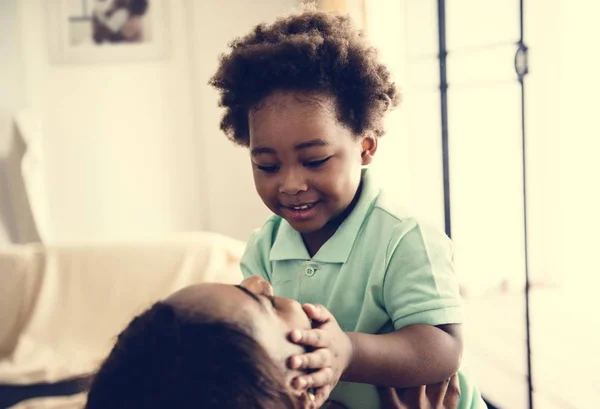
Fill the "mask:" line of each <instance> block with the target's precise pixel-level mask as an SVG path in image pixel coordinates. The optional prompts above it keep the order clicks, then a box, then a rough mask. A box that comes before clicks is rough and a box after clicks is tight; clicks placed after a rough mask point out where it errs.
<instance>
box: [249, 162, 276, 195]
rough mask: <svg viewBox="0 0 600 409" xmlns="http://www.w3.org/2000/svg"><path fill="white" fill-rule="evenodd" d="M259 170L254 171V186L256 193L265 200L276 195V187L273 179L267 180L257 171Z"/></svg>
mask: <svg viewBox="0 0 600 409" xmlns="http://www.w3.org/2000/svg"><path fill="white" fill-rule="evenodd" d="M259 172H260V171H256V170H255V171H254V187H255V188H256V193H258V195H259V196H260V197H261V198H262V199H263V201H265V200H272V199H273V198H274V197H277V188H276V186H275V183H274V182H273V180H269V178H266V177H265V176H264V175H262V174H260V173H259Z"/></svg>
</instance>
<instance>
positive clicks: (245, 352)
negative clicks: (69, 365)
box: [86, 302, 296, 409]
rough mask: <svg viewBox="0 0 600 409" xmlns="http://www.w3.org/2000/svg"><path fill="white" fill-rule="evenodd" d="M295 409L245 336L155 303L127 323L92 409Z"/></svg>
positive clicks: (269, 363)
mask: <svg viewBox="0 0 600 409" xmlns="http://www.w3.org/2000/svg"><path fill="white" fill-rule="evenodd" d="M137 408H140V409H141V408H144V409H152V408H165V409H166V408H169V409H170V408H181V409H186V408H190V409H191V408H194V409H197V408H206V409H213V408H214V409H217V408H219V409H222V408H232V409H236V408H240V409H241V408H248V409H284V408H285V409H293V408H296V401H295V400H294V399H292V397H291V396H290V394H289V393H288V392H287V388H286V386H285V383H284V373H283V370H282V369H280V368H279V367H278V366H277V365H276V364H275V362H274V361H273V359H272V358H271V357H270V356H269V355H268V354H267V352H266V351H265V350H264V349H263V348H262V347H261V346H260V345H259V344H258V343H257V342H256V341H255V340H254V339H253V338H252V337H251V336H250V335H249V334H248V331H245V330H244V329H243V328H241V327H238V326H236V325H234V324H231V323H226V322H203V320H198V318H197V317H193V318H192V316H191V315H189V314H182V313H181V312H180V311H178V310H177V309H175V308H174V307H172V306H170V305H168V304H165V303H161V302H159V303H156V304H155V305H154V306H152V307H151V308H150V309H149V310H147V311H146V312H144V313H142V314H141V315H139V316H138V317H136V318H134V319H133V321H132V322H131V323H130V324H129V325H128V326H127V328H126V329H125V330H124V331H123V332H122V333H121V334H120V335H119V336H118V339H117V342H116V344H115V346H114V347H113V349H112V351H111V352H110V354H109V356H108V358H107V359H106V361H105V362H104V363H103V364H102V366H101V367H100V369H99V371H98V373H97V374H96V375H95V377H94V379H93V380H92V383H91V386H90V390H89V393H88V400H87V404H86V409H137Z"/></svg>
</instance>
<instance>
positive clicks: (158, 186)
mask: <svg viewBox="0 0 600 409" xmlns="http://www.w3.org/2000/svg"><path fill="white" fill-rule="evenodd" d="M43 3H44V2H41V1H39V0H23V1H20V2H19V6H18V12H19V17H18V22H19V25H20V26H19V34H20V36H21V42H20V49H21V50H22V52H23V60H24V71H23V74H24V77H25V83H26V92H25V94H26V97H27V98H26V99H27V106H28V107H29V108H31V109H33V110H34V111H36V112H39V114H40V115H41V118H42V121H43V126H44V138H45V140H44V150H45V153H46V161H47V169H46V172H47V191H48V198H47V200H48V208H49V215H50V220H49V223H50V234H49V236H50V237H49V240H50V241H76V240H105V239H115V238H127V237H131V238H135V237H145V236H153V235H159V234H164V233H168V232H173V231H190V230H199V229H206V230H213V231H218V232H222V233H225V234H229V235H232V236H235V237H239V238H246V237H247V236H248V234H249V232H250V231H251V230H252V229H253V228H255V227H259V226H260V225H262V223H263V221H264V219H265V217H266V216H267V211H266V210H265V209H263V208H264V206H263V205H262V203H260V202H259V199H258V198H257V197H256V194H255V192H254V188H253V183H252V180H251V177H250V171H249V164H248V159H247V155H246V152H245V151H244V150H243V149H240V148H236V147H234V146H233V145H232V144H231V143H230V142H228V141H227V140H226V138H225V136H224V135H223V134H222V133H221V132H220V131H219V130H218V122H219V118H220V111H219V110H218V108H217V95H216V93H215V92H214V91H213V90H212V89H210V88H209V87H208V85H207V82H208V79H209V78H210V76H211V75H212V73H213V72H214V70H215V69H216V66H217V58H218V55H219V53H221V52H223V51H225V46H226V44H227V43H228V42H229V41H230V40H231V39H232V38H233V37H234V36H235V35H239V34H243V33H245V32H246V31H247V30H248V29H249V28H250V27H251V26H252V25H254V24H256V23H258V22H261V21H265V20H271V19H273V18H274V17H275V16H276V15H279V14H281V13H282V12H286V11H289V10H290V8H291V6H294V5H296V0H285V1H280V0H269V1H261V2H254V1H249V0H247V1H236V0H226V1H219V2H213V1H192V0H168V1H166V2H165V3H166V4H167V5H168V6H167V7H168V11H169V12H170V13H169V15H168V18H169V19H170V28H171V35H172V37H171V55H170V58H168V59H165V60H160V61H150V62H147V61H146V62H130V63H116V64H89V65H54V64H51V63H49V60H48V44H47V37H46V34H45V29H46V27H45V26H46V20H45V18H46V16H45V14H44V11H45V10H44V9H43V7H42V4H43ZM3 5H4V2H3ZM3 17H4V13H3ZM2 27H3V28H4V27H5V26H4V25H2ZM3 65H4V64H3ZM0 141H1V140H0Z"/></svg>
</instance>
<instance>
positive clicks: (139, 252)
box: [0, 233, 244, 409]
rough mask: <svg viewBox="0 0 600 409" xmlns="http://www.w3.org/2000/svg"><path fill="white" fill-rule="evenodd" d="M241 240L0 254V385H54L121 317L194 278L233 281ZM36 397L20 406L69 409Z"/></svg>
mask: <svg viewBox="0 0 600 409" xmlns="http://www.w3.org/2000/svg"><path fill="white" fill-rule="evenodd" d="M243 249H244V243H243V242H240V241H237V240H234V239H231V238H229V237H224V236H221V235H218V234H213V233H191V234H183V235H177V236H173V237H169V238H165V239H163V240H154V241H145V242H129V243H127V242H122V243H103V244H89V245H84V244H80V245H72V246H70V245H60V246H43V245H40V244H36V245H34V244H32V245H17V246H12V247H8V248H6V249H2V250H0V384H3V385H7V384H8V385H30V384H40V383H56V382H60V381H64V380H68V379H73V378H78V377H81V376H85V375H87V374H90V373H92V372H93V371H94V370H95V369H96V368H97V366H98V364H99V362H100V361H101V360H102V359H103V358H104V357H105V356H106V354H107V352H108V351H109V349H110V347H111V345H112V342H113V339H114V337H115V336H116V335H117V334H118V332H119V331H120V330H121V329H123V327H124V326H125V325H126V323H127V322H128V321H129V320H130V319H131V318H132V317H133V316H134V315H135V314H137V313H139V312H141V311H142V310H143V309H145V308H146V307H148V306H149V305H150V304H151V303H153V302H155V301H157V300H159V299H161V298H163V297H165V296H166V295H168V294H170V293H172V292H173V291H176V290H177V289H179V288H182V287H184V286H187V285H189V284H193V283H199V282H225V283H232V284H234V283H239V282H240V281H241V272H240V270H239V260H240V257H241V254H242V252H243ZM81 402H82V401H81V399H79V400H77V399H75V400H73V399H71V398H62V399H42V400H34V401H30V402H23V403H21V404H20V405H18V407H19V408H20V409H22V408H50V407H52V408H67V407H69V408H71V407H73V408H75V407H81Z"/></svg>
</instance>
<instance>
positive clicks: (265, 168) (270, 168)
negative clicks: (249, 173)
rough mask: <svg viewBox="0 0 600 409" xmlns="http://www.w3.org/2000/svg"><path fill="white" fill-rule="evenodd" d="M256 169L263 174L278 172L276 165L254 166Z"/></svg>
mask: <svg viewBox="0 0 600 409" xmlns="http://www.w3.org/2000/svg"><path fill="white" fill-rule="evenodd" d="M256 167H257V168H258V169H260V170H262V171H263V172H265V173H275V172H277V171H278V170H279V166H277V165H256Z"/></svg>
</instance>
